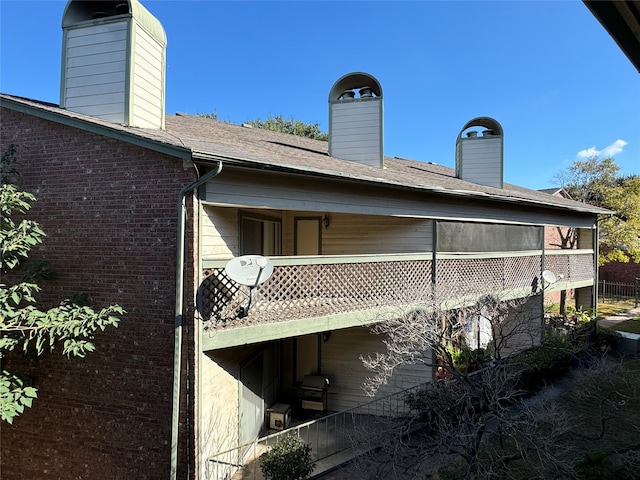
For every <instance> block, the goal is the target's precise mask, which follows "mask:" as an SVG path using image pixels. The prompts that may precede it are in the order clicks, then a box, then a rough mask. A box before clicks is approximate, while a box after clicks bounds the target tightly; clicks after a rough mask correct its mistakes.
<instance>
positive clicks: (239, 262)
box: [224, 255, 273, 318]
mask: <svg viewBox="0 0 640 480" xmlns="http://www.w3.org/2000/svg"><path fill="white" fill-rule="evenodd" d="M224 270H225V273H226V274H227V276H228V277H229V278H230V279H231V280H233V281H234V282H237V283H239V284H241V285H246V286H248V287H249V303H247V304H246V305H241V306H240V308H239V309H238V318H244V317H246V316H247V315H249V309H250V308H251V301H252V300H253V290H254V289H255V288H256V287H257V286H258V285H260V284H261V283H264V282H266V281H267V280H268V279H269V277H271V275H272V274H273V263H271V261H270V260H269V259H268V258H266V257H262V256H260V255H243V256H241V257H236V258H233V259H231V260H229V262H228V263H227V265H226V267H225V268H224Z"/></svg>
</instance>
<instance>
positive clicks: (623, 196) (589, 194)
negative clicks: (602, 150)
mask: <svg viewBox="0 0 640 480" xmlns="http://www.w3.org/2000/svg"><path fill="white" fill-rule="evenodd" d="M619 170H620V167H619V166H618V165H617V164H616V163H615V160H614V159H613V158H610V157H609V158H605V159H600V158H598V157H591V158H588V159H586V160H576V161H575V162H574V163H573V164H572V165H570V166H569V167H568V168H567V169H566V170H564V171H562V172H560V173H559V174H558V175H557V176H556V179H557V180H558V181H560V183H561V185H562V187H563V188H564V189H565V190H566V191H567V192H568V193H569V195H570V196H571V198H573V199H574V200H578V201H580V202H583V203H588V204H590V205H595V206H598V207H603V208H608V209H610V210H612V211H614V212H615V214H614V215H612V216H610V217H603V218H602V219H601V221H600V256H599V258H598V262H599V264H600V265H602V264H604V263H607V262H610V261H619V262H628V261H629V260H633V261H635V262H640V178H639V177H638V176H630V177H620V176H618V172H619Z"/></svg>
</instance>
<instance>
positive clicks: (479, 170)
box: [456, 117, 503, 188]
mask: <svg viewBox="0 0 640 480" xmlns="http://www.w3.org/2000/svg"><path fill="white" fill-rule="evenodd" d="M473 127H479V128H482V129H483V130H482V132H481V135H478V131H477V130H469V129H470V128H473ZM456 176H457V177H458V178H460V179H462V180H466V181H468V182H473V183H478V184H480V185H485V186H487V187H496V188H502V187H503V135H502V127H501V126H500V124H499V123H498V122H497V121H496V120H494V119H493V118H489V117H478V118H474V119H473V120H471V121H469V122H467V124H466V125H465V126H464V128H463V129H462V130H461V131H460V134H459V135H458V139H457V140H456Z"/></svg>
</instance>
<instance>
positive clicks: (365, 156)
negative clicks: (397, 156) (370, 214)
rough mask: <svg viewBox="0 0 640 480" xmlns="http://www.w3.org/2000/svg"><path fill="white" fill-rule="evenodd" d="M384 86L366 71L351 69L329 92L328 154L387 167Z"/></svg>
mask: <svg viewBox="0 0 640 480" xmlns="http://www.w3.org/2000/svg"><path fill="white" fill-rule="evenodd" d="M382 125H383V122H382V87H381V86H380V83H378V81H377V80H376V79H375V78H373V77H372V76H371V75H369V74H367V73H361V72H355V73H349V74H347V75H345V76H343V77H342V78H340V79H339V80H338V81H337V82H336V83H335V84H334V85H333V87H332V88H331V91H330V92H329V155H331V156H333V157H337V158H341V159H343V160H350V161H353V162H357V163H362V164H364V165H369V166H372V167H377V168H384V156H383V155H384V152H383V147H382Z"/></svg>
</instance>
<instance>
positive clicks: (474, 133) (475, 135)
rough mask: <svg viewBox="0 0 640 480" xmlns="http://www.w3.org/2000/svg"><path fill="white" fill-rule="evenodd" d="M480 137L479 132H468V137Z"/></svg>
mask: <svg viewBox="0 0 640 480" xmlns="http://www.w3.org/2000/svg"><path fill="white" fill-rule="evenodd" d="M477 136H478V132H476V131H475V130H471V131H470V132H467V137H469V138H472V137H477Z"/></svg>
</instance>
